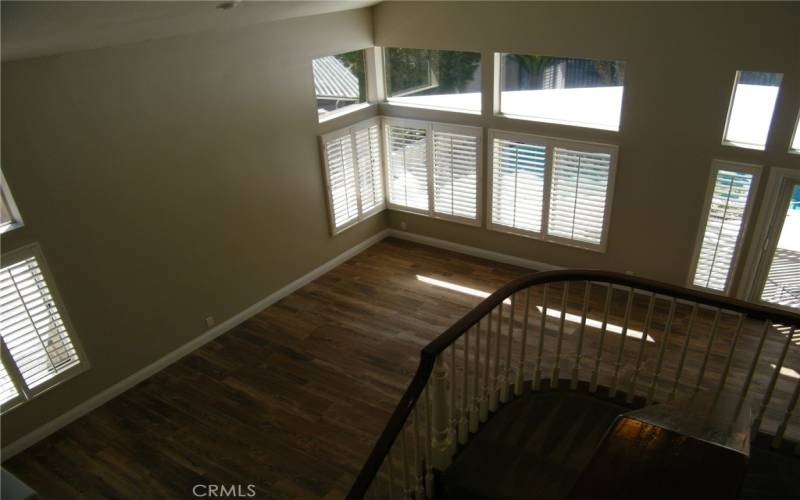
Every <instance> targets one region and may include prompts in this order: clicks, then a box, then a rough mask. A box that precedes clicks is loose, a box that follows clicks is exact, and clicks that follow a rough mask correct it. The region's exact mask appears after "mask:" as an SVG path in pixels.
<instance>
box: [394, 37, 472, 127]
mask: <svg viewBox="0 0 800 500" xmlns="http://www.w3.org/2000/svg"><path fill="white" fill-rule="evenodd" d="M380 49H381V50H380V60H381V63H380V70H381V77H382V80H383V81H382V84H383V89H382V90H383V100H382V101H383V104H386V105H389V106H398V107H401V108H410V109H429V110H432V111H443V112H447V113H460V114H465V115H472V116H481V115H482V114H483V107H484V106H483V94H484V82H483V79H482V78H483V64H484V57H483V52H481V51H473V50H458V49H420V48H416V47H387V46H383V47H380ZM389 49H409V50H435V51H439V52H471V53H473V54H478V55H479V56H480V63H479V64H480V66H479V71H478V74H480V75H481V91H480V92H479V94H480V103H481V109H478V110H473V109H463V108H448V107H446V106H426V105H423V104H413V103H407V102H401V101H397V100H395V99H394V97H399V96H391V95H390V92H389V90H390V89H389V82H390V81H391V75H390V74H389V73H390V72H391V65H390V64H388V61H387V60H388V58H387V56H386V51H388V50H389ZM423 88H426V87H420V88H419V89H414V91H417V90H420V89H423ZM427 88H432V87H431V86H428V87H427ZM409 92H410V91H409Z"/></svg>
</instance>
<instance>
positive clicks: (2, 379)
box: [0, 245, 88, 411]
mask: <svg viewBox="0 0 800 500" xmlns="http://www.w3.org/2000/svg"><path fill="white" fill-rule="evenodd" d="M0 293H2V295H3V297H4V298H3V301H2V303H0V334H2V342H0V354H2V370H0V403H2V410H3V411H5V410H7V409H9V408H11V407H13V406H16V405H18V404H20V403H22V402H24V401H25V400H28V399H31V398H33V397H35V396H36V395H38V394H39V393H41V392H42V391H45V390H47V389H49V388H51V387H53V386H54V385H56V384H58V383H60V382H62V381H63V380H65V379H67V378H69V377H71V376H73V375H76V374H78V373H80V372H81V371H83V370H84V369H85V368H87V366H88V365H87V363H86V359H85V357H84V356H83V353H82V352H81V350H80V346H79V345H78V343H77V339H76V338H75V337H74V331H73V330H72V328H71V327H70V325H69V321H67V319H66V317H65V316H64V309H63V307H62V304H61V303H60V301H59V299H58V294H57V293H56V291H55V286H54V285H53V283H52V279H51V277H50V274H49V272H48V270H47V266H46V264H45V262H44V258H43V257H42V255H41V252H40V250H39V247H38V246H36V245H29V246H26V247H23V248H21V249H19V250H16V251H14V252H10V253H7V254H3V265H2V268H0Z"/></svg>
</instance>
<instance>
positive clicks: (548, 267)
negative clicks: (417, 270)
mask: <svg viewBox="0 0 800 500" xmlns="http://www.w3.org/2000/svg"><path fill="white" fill-rule="evenodd" d="M388 232H389V236H391V237H393V238H399V239H401V240H408V241H413V242H415V243H420V244H422V245H428V246H432V247H436V248H442V249H444V250H450V251H451V252H457V253H463V254H465V255H471V256H473V257H480V258H482V259H487V260H493V261H495V262H502V263H503V264H510V265H512V266H518V267H524V268H526V269H533V270H536V271H556V270H559V269H563V267H559V266H554V265H552V264H546V263H544V262H538V261H535V260H530V259H523V258H522V257H515V256H513V255H508V254H505V253H500V252H493V251H492V250H486V249H483V248H478V247H472V246H469V245H462V244H461V243H453V242H452V241H446V240H440V239H438V238H432V237H430V236H423V235H421V234H416V233H410V232H408V231H400V230H397V229H389V230H388Z"/></svg>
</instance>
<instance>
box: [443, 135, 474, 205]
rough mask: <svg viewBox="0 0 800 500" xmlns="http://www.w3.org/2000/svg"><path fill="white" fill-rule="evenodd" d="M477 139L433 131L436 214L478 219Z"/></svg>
mask: <svg viewBox="0 0 800 500" xmlns="http://www.w3.org/2000/svg"><path fill="white" fill-rule="evenodd" d="M478 141H479V139H478V137H476V136H474V135H465V134H459V133H452V132H446V131H440V130H437V129H436V127H435V126H434V130H433V208H434V211H435V212H436V213H437V214H442V215H448V216H454V217H463V218H465V219H471V220H477V218H478Z"/></svg>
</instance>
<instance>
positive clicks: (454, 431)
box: [449, 343, 458, 456]
mask: <svg viewBox="0 0 800 500" xmlns="http://www.w3.org/2000/svg"><path fill="white" fill-rule="evenodd" d="M450 371H451V373H452V376H451V377H450V378H449V382H450V383H449V389H450V435H451V436H452V437H451V439H450V442H451V443H452V446H453V449H452V451H451V454H450V456H453V454H455V452H456V446H457V440H458V438H457V436H458V415H457V413H458V406H457V405H456V392H457V391H456V383H457V382H458V370H456V344H455V343H453V344H452V345H451V346H450Z"/></svg>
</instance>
